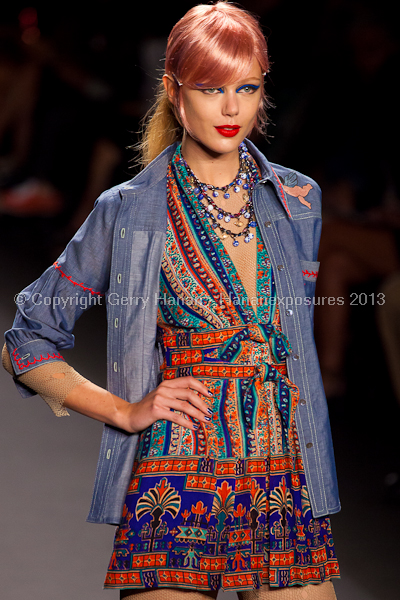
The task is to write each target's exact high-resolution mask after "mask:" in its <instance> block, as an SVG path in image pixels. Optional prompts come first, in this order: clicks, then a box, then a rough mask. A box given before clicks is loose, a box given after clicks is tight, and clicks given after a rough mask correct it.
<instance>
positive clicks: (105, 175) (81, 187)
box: [0, 0, 400, 600]
mask: <svg viewBox="0 0 400 600" xmlns="http://www.w3.org/2000/svg"><path fill="white" fill-rule="evenodd" d="M194 4H195V3H194V2H173V3H172V2H171V3H169V2H163V3H159V4H157V5H156V4H154V3H145V2H141V3H138V2H130V3H126V2H122V1H120V0H113V1H111V0H100V1H98V2H94V1H91V0H89V1H85V2H80V3H78V2H68V3H64V2H59V3H52V4H50V3H49V2H36V3H34V4H33V5H27V4H25V3H22V2H21V3H20V2H9V3H7V5H6V6H3V7H2V8H1V12H0V251H1V254H2V255H1V263H0V274H1V282H2V286H1V295H0V302H1V307H2V310H1V319H0V321H1V325H2V327H3V330H5V329H8V328H9V327H10V326H11V323H12V319H13V314H14V311H15V306H14V303H13V296H14V295H15V294H16V293H17V292H18V291H20V290H21V289H22V288H23V287H25V286H26V285H28V284H29V283H30V282H31V281H32V280H33V279H35V278H36V277H38V276H39V275H40V274H41V272H42V271H43V270H44V269H45V268H46V267H47V266H48V265H49V264H51V262H53V261H54V260H55V259H56V258H57V255H58V253H59V252H60V251H61V249H62V247H63V246H64V244H65V243H66V242H67V241H68V239H69V237H70V236H71V235H73V233H74V232H75V230H76V228H77V227H78V226H79V224H80V223H81V222H82V219H83V218H84V216H85V215H86V214H87V212H88V211H89V210H90V207H91V206H92V205H93V202H94V200H95V199H96V197H97V195H98V194H99V193H100V192H101V191H102V190H103V189H105V188H107V187H110V186H111V185H114V184H116V183H119V182H121V181H124V180H126V179H130V178H131V177H132V176H133V175H134V174H135V173H136V172H137V168H136V167H135V166H134V164H133V162H132V159H133V158H134V153H133V151H132V149H129V148H128V147H129V146H131V145H132V144H134V143H135V142H136V141H137V135H136V132H137V131H138V129H139V123H140V119H141V117H142V116H143V114H144V113H145V112H146V110H147V109H148V108H149V106H150V105H151V98H152V95H153V90H154V88H155V86H156V84H157V77H159V76H160V75H161V74H162V66H163V62H162V57H163V49H164V48H165V43H166V38H167V35H168V32H169V31H170V29H171V27H172V26H173V25H174V23H175V22H176V21H177V20H178V19H179V18H180V17H181V16H182V15H183V14H184V12H185V11H186V10H187V9H189V8H190V7H191V6H193V5H194ZM242 6H244V8H246V9H248V10H251V11H253V12H255V13H256V14H258V15H259V16H260V19H261V23H262V26H263V29H264V32H265V34H266V36H267V38H268V43H269V50H270V58H271V61H272V67H271V72H270V74H269V75H268V77H267V82H266V86H267V92H268V94H269V96H270V99H271V103H272V104H273V105H274V107H271V108H270V110H269V115H270V125H269V128H268V136H267V138H264V139H262V138H260V137H258V136H254V141H255V142H256V143H257V144H258V146H259V148H260V149H261V150H262V151H263V152H264V153H265V154H266V156H267V158H268V159H269V160H270V161H272V162H278V163H281V164H284V165H285V166H288V167H291V168H293V169H296V170H298V171H301V172H305V173H306V174H307V175H310V176H311V177H313V178H315V179H316V180H317V181H318V183H319V184H320V185H321V188H322V192H323V198H325V199H326V200H325V201H324V209H323V210H324V217H325V221H326V223H327V229H326V231H327V233H326V236H325V238H324V232H323V237H322V240H323V242H324V239H327V240H328V239H330V237H329V236H330V235H331V232H332V230H333V231H334V232H335V231H336V232H337V235H336V241H337V243H338V244H341V246H340V251H341V253H342V254H341V257H342V259H343V261H344V262H343V264H344V269H347V268H348V264H350V263H351V259H352V256H353V253H354V252H356V254H357V256H358V257H359V256H360V255H361V259H359V261H360V262H359V263H357V262H356V264H360V265H361V267H360V273H361V272H362V273H363V276H362V277H361V276H359V277H358V276H356V277H353V278H352V277H351V276H350V275H349V276H348V278H347V279H346V280H345V287H346V298H345V301H346V305H348V304H349V297H350V293H356V294H362V293H366V294H369V298H372V296H370V294H376V293H378V292H379V290H380V289H381V286H382V285H384V284H385V281H386V280H387V278H388V277H392V276H393V275H396V273H397V270H398V262H397V261H398V253H397V247H398V245H397V244H398V243H397V240H398V224H399V222H400V220H399V218H398V214H399V209H398V198H399V193H398V175H397V165H398V164H399V161H398V154H399V150H398V146H399V143H398V139H399V136H398V133H399V117H398V108H397V98H398V93H397V91H398V90H397V88H398V83H397V81H398V78H399V60H398V51H399V34H398V28H397V21H396V20H395V13H394V5H393V3H389V2H385V1H383V2H382V1H381V2H377V1H371V2H367V1H362V2H351V1H350V2H346V1H344V0H331V1H326V0H323V1H320V2H318V3H313V2H302V3H300V2H295V1H290V0H275V1H273V0H271V1H267V0H265V1H262V0H254V1H248V2H243V3H242ZM32 8H33V10H26V9H32ZM10 98H11V100H10ZM13 99H14V100H13ZM10 105H11V107H12V108H10ZM388 215H389V216H388ZM343 224H344V225H345V229H343V228H342V226H343ZM335 227H336V229H334V228H335ZM328 228H329V230H328ZM352 228H355V229H354V231H359V230H360V228H361V229H362V231H363V233H364V234H366V237H365V236H364V237H363V238H362V240H365V239H366V240H367V241H368V239H369V238H368V232H369V231H370V230H372V229H374V230H377V231H379V232H380V233H382V235H383V236H384V237H383V238H382V239H385V240H389V242H388V243H389V245H390V244H391V243H392V242H393V244H392V246H390V248H392V247H393V248H394V250H393V251H392V252H389V253H388V254H386V255H383V256H382V258H380V252H381V249H382V248H381V244H379V243H378V244H376V245H375V246H374V244H373V243H372V242H371V243H368V242H367V243H365V241H362V242H361V248H360V247H357V248H356V249H355V248H353V246H352V244H351V243H349V241H350V242H352V241H353V240H354V244H355V243H356V241H355V240H356V236H352V233H351V232H352V231H353V229H352ZM340 236H342V237H340ZM372 239H375V238H371V240H372ZM322 251H323V252H324V253H325V254H326V256H327V257H328V260H329V258H330V257H332V256H334V257H335V256H336V255H335V254H332V252H334V251H333V250H332V248H331V247H330V246H329V245H328V244H326V247H323V248H322V250H321V252H322ZM346 253H347V254H346ZM325 254H324V256H325ZM363 256H364V257H365V264H364V262H363V260H362V259H363ZM371 256H372V257H376V261H377V263H379V265H380V267H374V268H368V265H369V260H370V258H371ZM346 258H349V261H350V263H347V262H346ZM389 263H390V266H389ZM329 264H331V263H329ZM351 264H353V263H351ZM365 265H367V266H365ZM322 269H323V262H322V264H321V270H322ZM350 271H351V269H349V271H348V272H349V273H350ZM327 272H328V276H329V277H331V278H332V279H333V278H334V277H335V276H336V275H337V273H336V271H335V272H334V271H332V273H330V271H329V269H328V271H327ZM325 273H326V272H325ZM325 278H326V276H325ZM318 293H319V292H318V288H317V294H318ZM320 293H321V294H322V295H323V290H322V288H321V292H320ZM378 309H379V307H377V305H376V303H375V304H373V303H372V301H368V302H367V303H366V304H365V305H361V304H358V305H356V306H354V307H351V310H349V308H347V309H346V310H347V313H346V314H347V320H346V323H345V335H344V336H343V340H342V341H341V346H340V343H339V346H338V347H340V348H342V350H341V367H340V372H339V373H338V376H339V377H340V383H341V385H339V386H338V387H337V388H336V390H334V391H333V392H332V394H329V407H330V412H331V420H332V428H333V435H334V442H335V448H336V456H337V467H338V476H339V483H340V491H341V500H342V505H343V510H342V512H341V513H340V514H339V515H336V516H334V517H333V518H332V525H333V534H334V539H335V541H336V550H337V554H338V557H339V561H340V564H341V567H342V580H341V581H340V582H338V583H337V585H336V589H337V594H338V598H339V599H342V600H347V599H352V600H358V599H360V600H361V599H362V600H378V599H379V600H381V599H382V600H392V599H393V600H394V599H395V598H398V597H399V594H398V591H397V586H396V583H397V581H396V579H397V578H396V574H397V565H398V561H399V559H400V552H399V550H398V543H399V542H398V539H399V534H400V523H399V506H400V500H399V498H400V493H399V490H398V475H397V474H398V472H400V465H399V462H400V456H399V454H400V450H399V438H400V436H399V433H398V431H399V421H400V420H399V405H398V401H397V400H396V393H395V389H394V386H393V383H392V379H391V377H390V373H389V370H388V367H387V364H386V360H385V354H384V348H383V342H382V337H381V335H380V331H379V328H378V327H377V324H376V317H377V310H378ZM329 319H330V313H329V312H327V311H326V310H324V309H323V308H321V307H316V323H317V326H318V324H321V326H320V327H319V326H318V329H317V331H316V333H317V341H318V345H319V347H321V352H323V351H324V350H323V349H324V348H325V352H326V347H329V342H330V338H328V339H327V338H326V336H325V338H324V327H323V324H324V323H326V322H328V321H329ZM395 325H396V324H394V326H395ZM75 333H76V338H77V343H76V348H75V349H74V351H73V352H69V353H65V356H66V359H67V360H68V361H70V362H71V363H72V364H73V365H74V366H75V367H76V369H77V370H78V371H79V372H81V373H82V374H84V375H85V376H86V377H88V378H89V379H92V380H93V381H95V382H96V383H99V384H100V385H105V311H104V310H103V309H102V308H96V309H92V310H91V311H89V312H88V313H87V314H86V315H85V316H84V317H83V318H82V320H81V321H79V322H78V324H77V327H76V332H75ZM399 368H400V365H399ZM0 377H1V390H2V405H1V406H2V420H1V429H2V434H1V438H0V444H1V449H2V456H3V460H2V461H1V466H0V469H1V481H2V486H1V497H0V504H1V508H2V518H1V536H0V540H1V542H0V564H1V567H2V569H4V573H3V575H2V584H1V587H2V591H1V596H2V598H5V599H6V600H14V599H15V600H16V599H17V598H18V600H19V599H20V598H21V597H29V598H32V599H33V600H35V599H36V598H37V599H42V600H43V599H46V598H49V599H50V598H52V599H53V598H57V599H60V600H64V598H65V599H67V598H68V599H69V598H71V597H74V598H85V600H91V599H92V598H93V600H94V599H95V598H98V597H100V596H101V594H102V593H103V594H106V593H107V594H108V595H109V596H113V597H117V593H116V592H102V590H101V586H102V580H103V577H104V573H105V569H106V566H107V561H108V558H109V555H110V554H111V548H112V530H111V528H107V527H94V526H90V525H88V524H87V523H85V522H84V519H85V516H86V513H87V509H88V506H89V501H90V493H91V488H92V481H93V476H94V469H95V464H96V459H97V451H98V446H99V440H100V435H101V425H100V424H98V423H96V422H94V421H91V420H89V419H86V418H84V417H81V416H80V415H72V416H71V417H70V418H69V419H56V418H55V417H53V416H52V414H51V413H50V411H49V409H48V408H47V407H46V406H45V405H44V403H43V402H42V401H41V400H40V399H38V398H37V397H36V398H33V399H30V400H23V399H21V398H20V397H19V395H18V393H17V392H16V391H15V389H14V387H13V384H12V381H11V379H10V378H9V377H8V376H7V374H6V373H5V372H1V373H0Z"/></svg>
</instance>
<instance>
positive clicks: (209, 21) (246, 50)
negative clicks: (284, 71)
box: [165, 2, 269, 88]
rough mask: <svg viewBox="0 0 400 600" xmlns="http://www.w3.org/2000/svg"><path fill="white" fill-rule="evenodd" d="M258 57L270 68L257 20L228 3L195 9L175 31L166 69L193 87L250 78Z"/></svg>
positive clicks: (259, 60)
mask: <svg viewBox="0 0 400 600" xmlns="http://www.w3.org/2000/svg"><path fill="white" fill-rule="evenodd" d="M254 56H255V57H256V58H257V60H258V62H259V64H260V67H261V70H262V72H266V71H268V68H269V62H268V51H267V44H266V41H265V38H264V36H263V34H262V32H261V30H260V27H259V24H258V22H257V20H256V19H255V18H254V17H253V16H252V15H251V14H250V13H248V12H246V11H243V10H240V9H237V8H236V7H235V6H234V5H232V4H229V3H226V2H218V3H217V4H215V5H213V6H209V5H208V6H207V5H198V6H196V7H194V8H193V9H191V10H190V11H189V12H188V13H187V14H186V15H185V17H183V19H181V20H180V21H179V22H178V23H177V24H176V26H175V28H174V29H173V30H172V32H171V35H170V38H169V42H168V48H167V56H166V64H165V67H166V72H167V73H169V74H172V73H173V74H174V75H175V76H176V77H177V79H178V80H179V81H181V82H183V83H185V84H186V85H188V86H189V87H192V88H197V87H198V86H199V85H201V86H211V85H212V86H216V85H224V84H229V83H232V82H234V81H238V80H240V79H243V78H245V77H246V75H247V73H248V72H249V71H250V69H251V65H252V62H253V57H254Z"/></svg>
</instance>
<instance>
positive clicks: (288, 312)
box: [286, 308, 293, 317]
mask: <svg viewBox="0 0 400 600" xmlns="http://www.w3.org/2000/svg"><path fill="white" fill-rule="evenodd" d="M286 314H287V316H288V317H291V316H292V314H293V311H292V309H291V308H288V309H287V311H286Z"/></svg>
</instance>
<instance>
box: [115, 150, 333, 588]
mask: <svg viewBox="0 0 400 600" xmlns="http://www.w3.org/2000/svg"><path fill="white" fill-rule="evenodd" d="M167 180H168V194H167V196H168V229H167V241H166V247H165V250H164V256H163V261H162V268H161V274H160V303H159V309H158V341H159V343H160V344H161V345H162V348H163V353H164V363H163V365H162V368H161V378H162V379H173V378H176V377H182V376H185V375H192V376H194V377H196V378H199V379H200V380H201V381H202V382H203V383H204V384H205V385H206V386H207V387H208V388H209V389H210V391H211V392H212V393H213V397H212V399H208V398H205V401H206V402H207V403H208V404H209V407H210V409H211V411H212V416H211V420H210V421H209V422H208V423H202V422H199V421H197V425H199V428H198V430H197V431H192V430H191V429H187V428H184V427H181V426H178V425H176V424H174V423H171V422H170V421H157V422H155V423H154V424H153V425H152V426H151V427H149V428H148V429H146V430H145V431H143V432H142V434H141V436H140V441H139V447H138V452H137V456H136V460H135V463H134V465H133V470H132V479H131V482H130V486H129V489H128V492H127V496H126V500H125V505H124V510H123V522H122V524H121V525H120V526H119V527H118V528H117V531H116V536H115V543H114V552H113V554H112V557H111V561H110V564H109V569H108V572H107V576H106V580H105V587H107V588H157V587H175V588H185V589H193V590H217V589H223V590H248V589H254V588H259V587H260V586H261V585H263V584H267V585H270V586H272V587H285V586H290V585H305V584H308V583H321V582H323V581H326V580H329V579H332V578H334V577H339V568H338V563H337V560H336V557H335V550H334V546H333V540H332V535H331V528H330V521H329V518H318V519H313V518H312V514H311V507H310V502H309V496H308V492H307V486H306V481H305V476H304V470H303V464H302V459H301V453H300V447H299V444H298V439H297V433H296V426H295V421H294V412H295V410H296V405H297V402H298V398H299V392H298V388H297V387H296V386H295V385H294V384H293V383H292V382H290V381H289V380H288V378H287V374H286V364H285V358H286V357H287V355H288V354H289V352H290V345H289V342H288V340H287V338H286V337H285V336H284V335H283V334H282V332H281V328H280V321H279V311H278V307H277V304H276V302H275V300H276V291H275V285H274V276H273V272H272V268H271V262H270V260H269V257H268V254H267V251H266V248H265V246H264V244H263V241H262V238H261V236H260V232H259V230H258V227H257V228H256V229H255V234H256V235H255V237H256V239H254V240H253V241H252V242H251V243H257V305H256V306H252V305H251V304H249V303H248V301H247V298H246V293H245V290H244V287H243V285H242V283H241V280H240V278H239V276H238V273H237V271H236V269H235V266H234V264H233V262H232V260H231V259H230V257H229V254H228V253H227V251H226V250H225V248H224V246H223V244H222V242H221V240H220V239H219V238H218V236H217V235H216V234H215V232H214V230H213V229H212V227H211V226H210V223H209V221H208V219H207V217H206V216H205V215H204V209H203V206H202V204H201V202H200V200H198V198H197V197H196V196H195V195H194V194H193V192H192V188H191V185H190V184H189V181H188V177H187V172H186V170H185V167H184V163H183V161H182V160H181V155H180V148H178V149H177V151H176V153H175V155H174V157H173V159H172V162H171V164H170V166H169V169H168V177H167ZM242 239H243V238H242ZM241 243H242V242H241ZM184 416H185V415H184ZM185 418H187V419H188V420H189V419H190V417H188V416H187V415H186V417H185Z"/></svg>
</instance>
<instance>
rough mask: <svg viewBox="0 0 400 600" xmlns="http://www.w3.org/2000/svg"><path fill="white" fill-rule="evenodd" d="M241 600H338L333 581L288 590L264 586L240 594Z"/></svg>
mask: <svg viewBox="0 0 400 600" xmlns="http://www.w3.org/2000/svg"><path fill="white" fill-rule="evenodd" d="M238 596H239V600H336V594H335V589H334V587H333V584H332V582H331V581H325V582H324V583H320V584H317V585H311V584H310V585H304V586H301V585H296V586H293V587H286V588H270V587H269V586H263V587H261V588H260V589H258V590H249V591H245V592H238Z"/></svg>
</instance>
